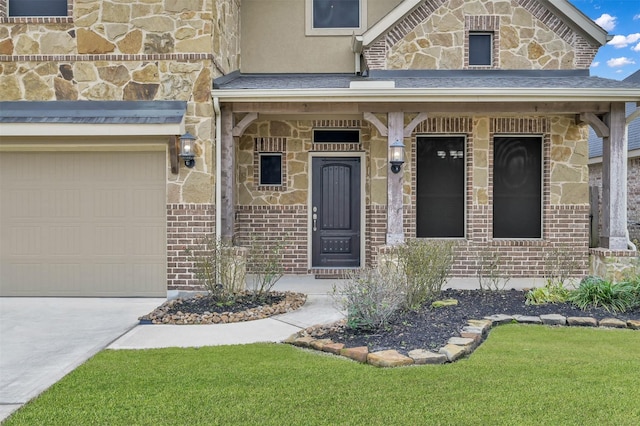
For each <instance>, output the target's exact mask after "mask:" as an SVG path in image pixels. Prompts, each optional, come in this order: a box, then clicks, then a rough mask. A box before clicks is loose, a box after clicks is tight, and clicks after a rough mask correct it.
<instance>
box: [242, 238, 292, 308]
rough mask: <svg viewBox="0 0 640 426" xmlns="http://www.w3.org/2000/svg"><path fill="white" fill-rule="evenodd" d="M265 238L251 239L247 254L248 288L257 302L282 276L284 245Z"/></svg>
mask: <svg viewBox="0 0 640 426" xmlns="http://www.w3.org/2000/svg"><path fill="white" fill-rule="evenodd" d="M266 238H267V237H263V238H257V237H255V236H254V237H252V238H251V245H250V246H249V251H248V254H247V268H248V269H249V272H250V279H249V280H248V281H249V286H248V288H249V291H250V292H251V293H253V297H254V299H257V300H260V299H262V298H264V296H265V295H266V294H267V293H268V292H270V291H271V290H272V289H273V286H274V285H275V284H276V283H277V282H278V280H279V279H280V278H282V276H283V275H284V266H283V264H282V255H283V252H284V243H283V242H282V241H275V242H274V241H273V240H272V239H269V240H267V239H266Z"/></svg>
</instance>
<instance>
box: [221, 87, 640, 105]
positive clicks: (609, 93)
mask: <svg viewBox="0 0 640 426" xmlns="http://www.w3.org/2000/svg"><path fill="white" fill-rule="evenodd" d="M212 96H213V97H215V98H218V99H219V100H220V101H221V102H431V103H439V102H449V103H450V102H468V103H474V102H594V101H598V102H638V100H640V89H628V88H624V89H611V88H607V89H585V88H575V89H558V88H544V89H541V88H521V89H517V88H509V89H498V88H494V87H491V88H466V87H465V88H429V89H419V88H406V89H405V88H392V89H391V88H389V89H384V88H383V89H380V88H376V89H286V90H279V89H259V90H247V89H237V90H236V89H229V90H213V91H212Z"/></svg>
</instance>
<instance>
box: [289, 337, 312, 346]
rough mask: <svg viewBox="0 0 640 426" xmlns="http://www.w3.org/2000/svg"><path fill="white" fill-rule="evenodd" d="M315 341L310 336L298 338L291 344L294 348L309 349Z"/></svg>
mask: <svg viewBox="0 0 640 426" xmlns="http://www.w3.org/2000/svg"><path fill="white" fill-rule="evenodd" d="M314 340H316V339H314V338H313V337H311V336H303V337H298V338H297V339H295V340H294V341H293V344H294V345H295V346H300V347H301V348H309V347H311V343H312V342H313V341H314Z"/></svg>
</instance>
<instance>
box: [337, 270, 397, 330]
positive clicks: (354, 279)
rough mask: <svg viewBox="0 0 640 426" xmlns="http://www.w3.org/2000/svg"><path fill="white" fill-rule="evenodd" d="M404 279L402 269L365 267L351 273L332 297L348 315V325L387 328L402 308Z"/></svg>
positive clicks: (363, 327)
mask: <svg viewBox="0 0 640 426" xmlns="http://www.w3.org/2000/svg"><path fill="white" fill-rule="evenodd" d="M402 283H403V276H402V274H401V272H400V271H399V269H398V268H393V267H389V268H382V269H375V268H364V269H361V270H357V271H352V272H348V273H347V279H346V281H345V283H344V285H343V286H342V288H340V289H338V288H337V287H335V286H334V288H333V293H332V296H333V297H334V299H335V300H336V302H337V303H338V304H339V305H340V306H341V308H342V309H343V310H344V311H346V312H347V326H348V327H350V328H354V329H362V330H377V329H380V328H384V327H385V326H386V325H387V324H388V322H389V319H390V318H391V317H392V316H393V315H394V314H395V313H396V312H397V311H398V310H399V309H400V308H401V306H402V304H403V302H404V300H405V297H404V294H403V292H402V287H403V285H402Z"/></svg>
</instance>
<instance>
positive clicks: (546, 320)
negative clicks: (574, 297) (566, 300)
mask: <svg viewBox="0 0 640 426" xmlns="http://www.w3.org/2000/svg"><path fill="white" fill-rule="evenodd" d="M509 323H519V324H541V325H542V324H544V325H555V326H581V327H605V328H629V329H632V330H640V320H628V321H626V322H625V321H622V320H619V319H616V318H603V319H601V320H600V321H598V320H596V319H595V318H593V317H565V316H562V315H557V314H551V315H540V316H526V315H503V314H498V315H491V316H487V317H484V319H481V320H469V321H468V325H467V326H466V327H463V328H462V331H461V332H460V336H459V337H452V338H450V339H449V341H448V342H447V344H446V345H445V346H444V347H442V348H440V349H439V350H438V352H431V351H428V350H426V349H414V350H412V351H410V352H409V354H408V355H409V356H405V355H402V354H401V353H399V352H398V351H396V350H394V349H390V350H385V351H379V352H369V349H368V348H367V347H366V346H359V347H355V348H347V347H345V345H344V344H343V343H335V342H333V341H331V340H330V339H315V338H313V337H311V336H309V335H307V333H306V331H305V330H303V331H300V332H298V333H295V334H293V335H291V336H290V337H289V338H288V339H286V340H285V341H284V343H288V344H291V345H294V346H299V347H303V348H310V349H315V350H318V351H323V352H328V353H332V354H334V355H340V356H344V357H347V358H350V359H353V360H354V361H358V362H361V363H363V364H370V365H373V366H376V367H399V366H403V365H413V364H415V365H422V364H444V363H447V362H455V361H457V360H458V359H460V358H462V357H464V356H466V355H470V354H471V353H472V352H473V351H474V350H475V349H476V348H477V347H478V346H480V344H481V343H482V342H483V341H484V339H486V337H487V335H488V333H489V330H490V329H491V328H492V327H494V326H497V325H502V324H509Z"/></svg>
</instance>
